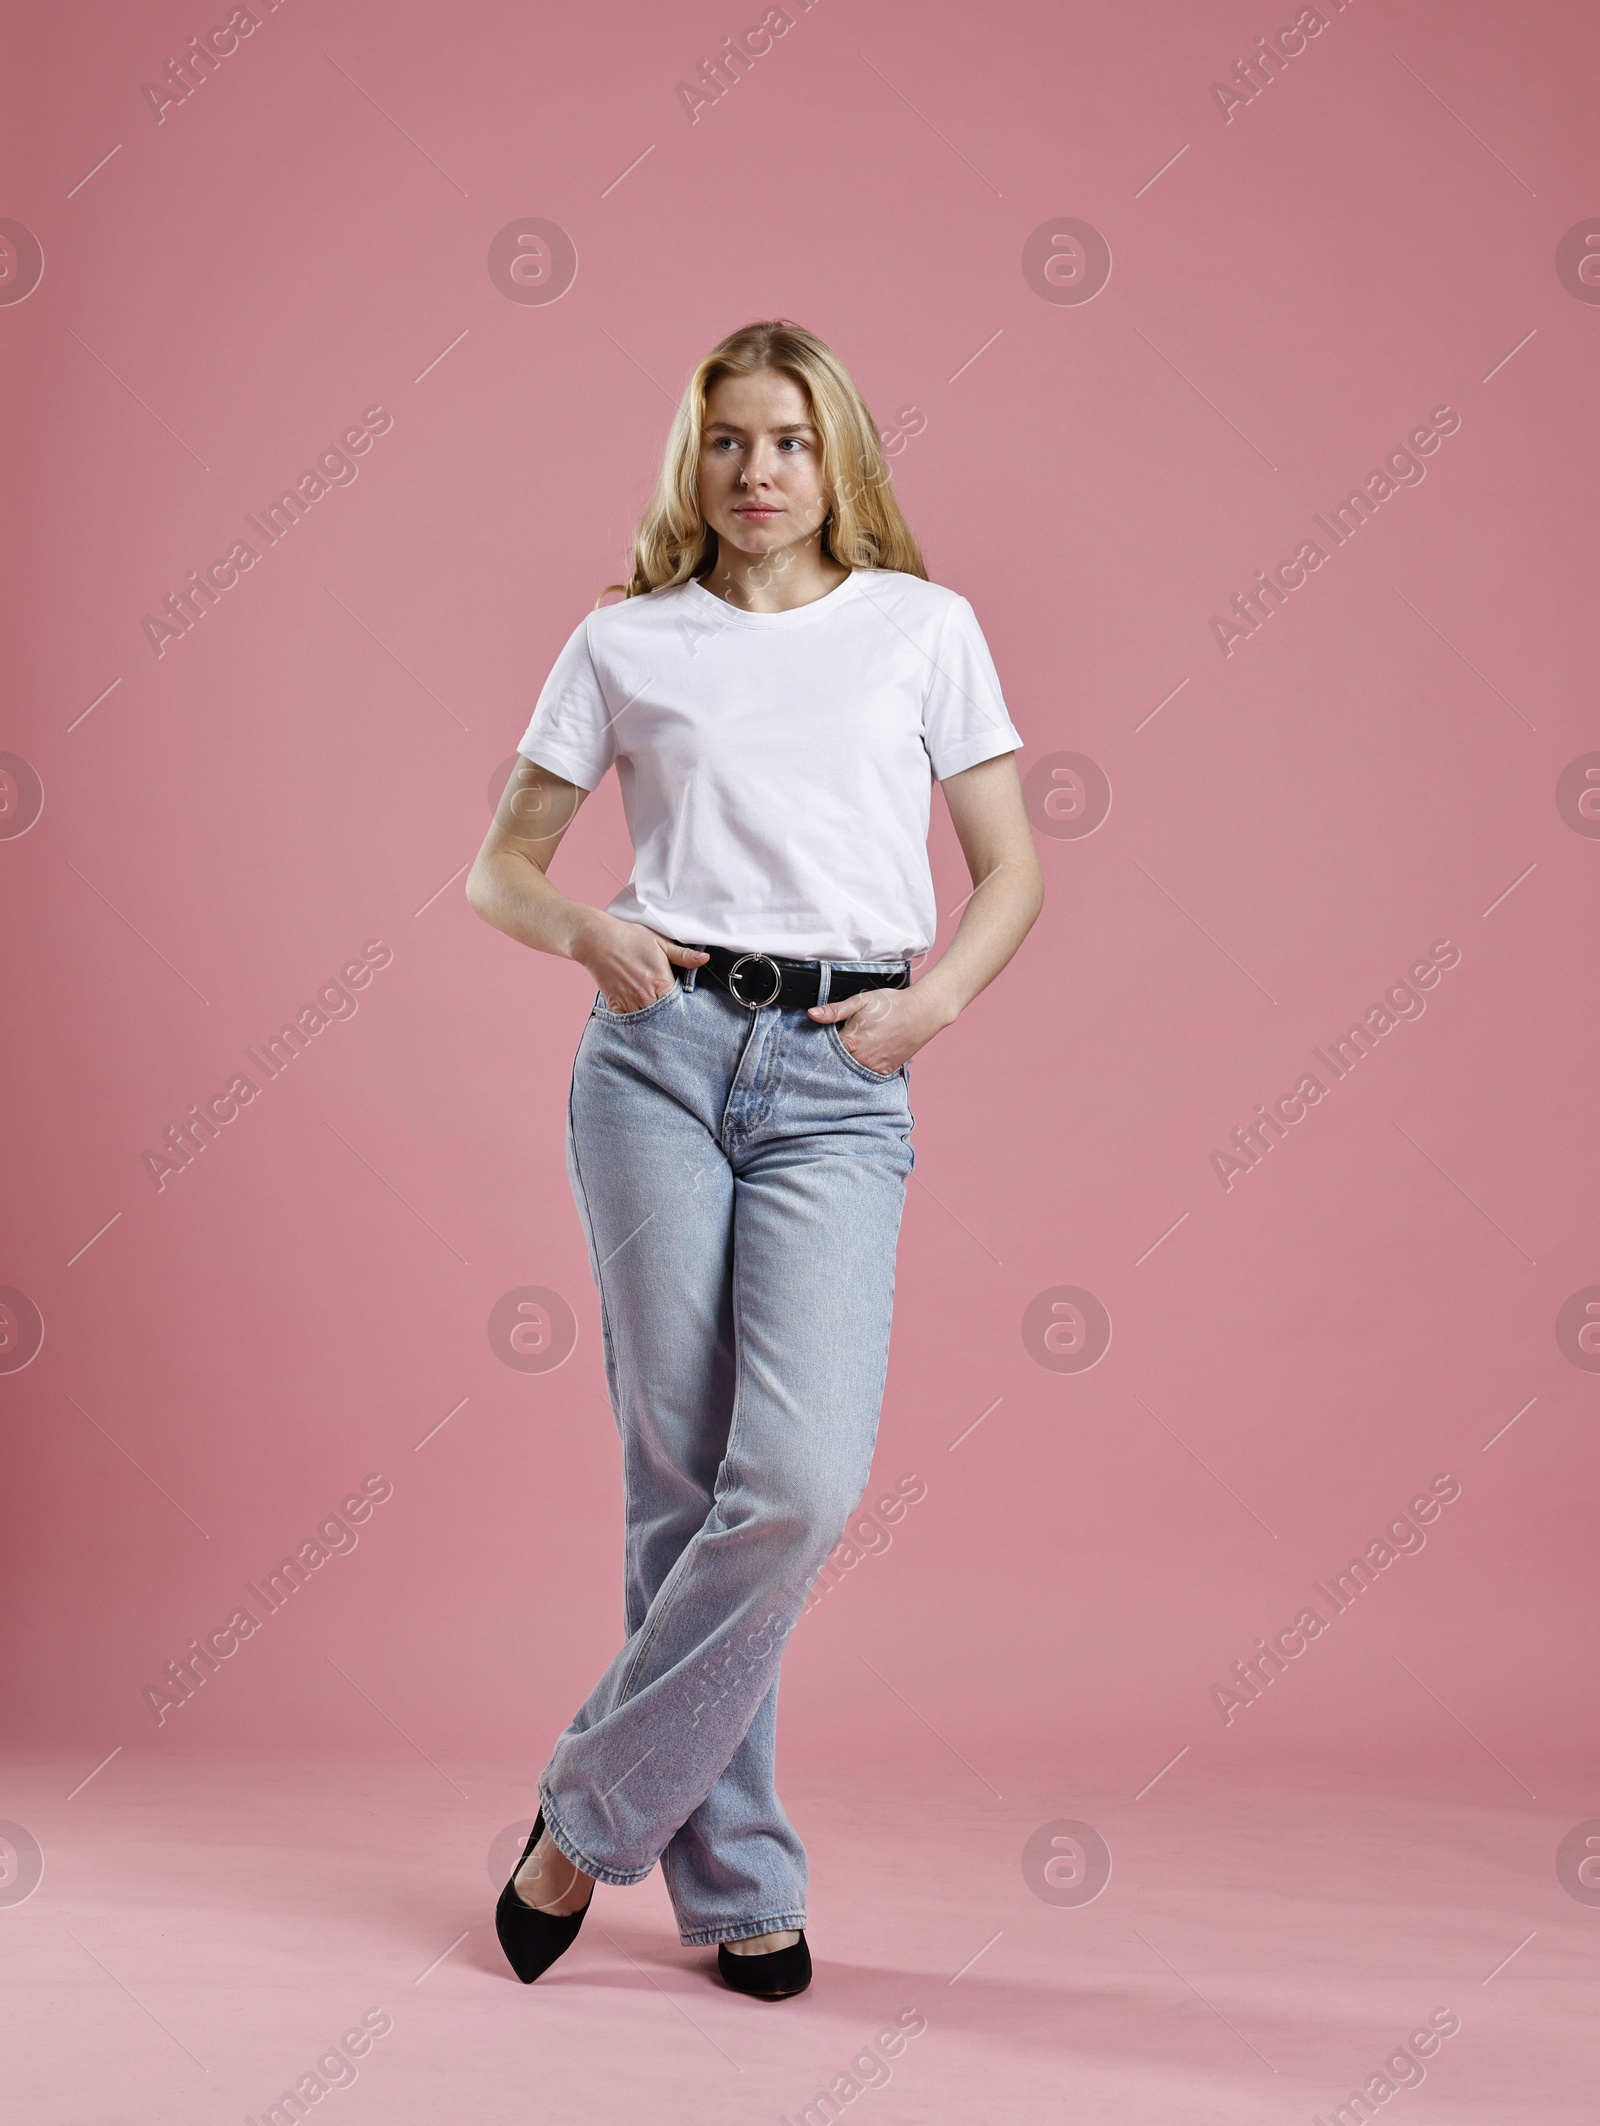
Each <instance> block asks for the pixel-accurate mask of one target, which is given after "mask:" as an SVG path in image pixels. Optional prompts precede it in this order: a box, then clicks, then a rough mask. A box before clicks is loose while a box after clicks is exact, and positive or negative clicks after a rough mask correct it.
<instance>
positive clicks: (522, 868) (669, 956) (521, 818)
mask: <svg viewBox="0 0 1600 2126" xmlns="http://www.w3.org/2000/svg"><path fill="white" fill-rule="evenodd" d="M587 794H588V793H587V791H584V790H581V789H579V787H578V786H577V784H576V783H570V782H566V781H564V780H563V779H562V778H561V777H560V776H559V775H552V774H551V772H550V770H549V769H548V768H542V767H540V766H539V764H538V763H537V762H536V761H532V760H526V759H519V761H518V763H517V766H516V768H515V769H514V770H513V772H512V775H511V779H510V781H509V782H508V783H507V784H506V786H505V789H504V790H503V791H502V792H501V796H500V803H499V805H498V806H497V808H496V810H495V816H494V823H493V825H492V826H491V827H490V829H489V831H488V833H487V834H486V835H485V836H484V840H483V847H482V848H481V849H480V850H479V851H478V854H477V856H476V858H475V859H474V861H473V866H472V869H471V870H470V871H469V872H468V873H467V900H468V903H469V905H470V906H471V908H472V911H473V913H474V914H475V915H480V916H482V918H483V920H484V921H485V922H486V923H492V924H493V925H494V927H495V928H496V930H503V931H504V932H505V933H506V935H507V937H513V938H515V939H516V940H517V942H518V943H519V944H522V945H529V946H531V947H532V948H533V950H534V951H535V952H553V953H555V954H556V955H557V956H558V957H559V958H561V959H564V960H577V961H578V962H579V963H580V964H581V965H582V966H584V967H587V968H588V970H589V972H590V973H591V974H592V975H593V976H594V978H595V981H596V982H597V983H598V984H599V986H600V990H601V993H602V995H603V996H604V997H605V999H606V1002H607V1003H608V1004H609V1005H610V1006H611V1008H612V1009H613V1010H614V1011H640V1010H642V1009H643V1008H644V1006H645V1005H646V1004H651V1003H654V1001H655V1000H656V998H657V997H662V996H665V995H666V993H667V991H668V990H669V989H670V988H671V986H672V982H673V973H672V970H673V968H674V966H678V967H701V966H704V964H705V959H706V955H705V954H704V953H703V952H691V951H689V950H688V948H687V947H686V946H683V945H679V944H676V943H674V942H673V940H672V939H670V938H664V937H661V936H660V935H659V934H658V933H657V932H656V931H654V930H648V929H646V928H645V926H644V925H643V924H642V923H624V922H620V921H619V920H618V919H617V917H615V916H613V915H607V914H605V913H604V912H603V911H602V910H601V909H599V908H591V907H590V906H589V905H588V903H587V902H585V901H575V900H572V899H570V898H569V896H568V895H566V894H565V893H563V892H561V891H560V889H559V888H558V887H556V886H554V885H553V884H552V883H551V881H550V878H549V876H548V873H549V870H550V864H551V860H552V859H553V857H554V856H555V853H556V851H557V850H558V849H559V848H560V846H561V842H562V837H563V836H564V835H565V834H566V831H567V829H568V828H569V827H570V826H571V825H572V822H573V820H574V819H575V818H576V817H577V814H578V807H579V806H580V805H581V804H582V803H583V800H584V798H585V797H586V796H587Z"/></svg>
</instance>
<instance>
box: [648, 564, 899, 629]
mask: <svg viewBox="0 0 1600 2126" xmlns="http://www.w3.org/2000/svg"><path fill="white" fill-rule="evenodd" d="M860 578H861V570H860V569H858V568H853V569H852V570H851V571H850V573H849V575H848V576H846V577H845V579H844V581H843V582H842V583H836V584H835V585H834V586H833V589H832V590H831V591H824V592H823V594H822V596H821V597H820V598H812V599H810V600H808V601H807V603H806V604H804V605H792V606H790V607H789V608H788V610H787V611H785V612H781V613H752V612H750V611H748V610H747V608H746V607H744V606H742V605H730V604H729V602H728V600H727V599H726V598H719V597H718V596H717V594H716V592H715V591H708V590H707V589H706V587H705V585H704V584H703V583H701V582H699V581H698V580H697V579H696V578H695V577H692V576H691V577H690V579H689V581H688V584H687V585H686V586H685V587H686V589H687V590H688V591H689V593H690V595H691V596H692V597H693V598H694V599H696V600H703V601H704V603H705V604H706V605H708V606H714V607H715V608H716V610H717V612H718V613H719V614H720V615H721V616H722V617H723V618H724V619H726V620H731V621H733V622H734V623H735V625H737V626H739V627H767V628H772V627H802V626H804V625H805V623H806V622H807V621H810V620H818V619H821V618H822V617H823V616H824V615H825V614H827V613H832V612H837V611H838V609H839V607H840V606H841V605H843V604H845V603H846V602H847V601H848V600H849V599H851V598H852V597H854V596H855V595H856V589H857V585H858V584H859V582H860Z"/></svg>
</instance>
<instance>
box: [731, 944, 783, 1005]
mask: <svg viewBox="0 0 1600 2126" xmlns="http://www.w3.org/2000/svg"><path fill="white" fill-rule="evenodd" d="M758 964H759V965H760V966H763V967H770V968H771V969H772V987H771V989H770V990H769V991H768V992H767V994H766V995H765V996H764V997H747V996H746V995H745V994H744V992H743V990H741V989H740V987H739V972H740V969H741V968H744V967H753V966H756V965H758ZM782 987H783V970H782V968H781V967H780V966H779V965H778V963H777V961H776V960H774V959H770V958H769V957H768V956H767V954H766V953H764V952H746V953H742V954H741V955H740V956H739V958H738V959H736V960H735V961H734V963H733V965H732V966H731V967H730V968H729V969H728V994H729V995H730V996H731V997H732V998H733V1000H734V1002H735V1003H738V1004H743V1005H744V1006H745V1008H746V1010H748V1011H759V1010H760V1009H761V1007H762V1005H763V1004H771V1003H773V1002H774V1001H775V1000H776V998H777V995H778V992H779V990H780V989H782Z"/></svg>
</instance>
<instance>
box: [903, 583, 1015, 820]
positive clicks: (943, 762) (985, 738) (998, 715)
mask: <svg viewBox="0 0 1600 2126" xmlns="http://www.w3.org/2000/svg"><path fill="white" fill-rule="evenodd" d="M932 666H933V668H932V670H931V671H930V673H929V675H928V691H927V695H926V697H925V699H924V701H923V705H922V742H923V744H924V745H925V746H926V748H927V751H928V759H929V760H930V762H931V763H932V765H933V772H934V775H935V777H936V779H937V780H938V781H940V782H943V781H944V780H945V778H946V777H947V776H951V775H959V774H960V773H961V771H962V769H963V768H975V767H976V766H977V765H978V763H979V761H980V760H992V759H993V758H994V757H995V755H996V754H998V753H1015V752H1016V751H1017V750H1018V749H1019V748H1020V746H1021V744H1022V738H1021V735H1020V733H1019V732H1018V731H1017V729H1016V727H1015V725H1014V724H1013V723H1012V721H1011V716H1010V712H1009V711H1008V709H1007V708H1006V704H1005V696H1004V695H1003V694H1002V693H1001V691H1000V675H999V673H998V672H997V671H996V670H995V668H994V659H993V658H992V657H991V656H990V655H989V645H988V643H987V642H985V641H984V639H983V630H982V628H981V627H979V625H978V616H977V614H976V613H975V612H974V611H973V610H972V607H971V606H970V605H969V604H968V603H967V601H966V599H965V598H961V597H956V598H954V599H953V600H952V602H951V604H950V607H949V609H948V610H947V612H946V613H945V617H944V624H943V626H942V627H941V629H940V631H939V636H938V640H937V643H936V646H935V649H934V653H933V660H932Z"/></svg>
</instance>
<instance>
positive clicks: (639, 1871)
mask: <svg viewBox="0 0 1600 2126" xmlns="http://www.w3.org/2000/svg"><path fill="white" fill-rule="evenodd" d="M539 1802H540V1806H541V1807H542V1809H543V1811H544V1827H545V1829H546V1830H547V1831H548V1832H549V1833H550V1842H551V1844H552V1845H553V1846H554V1847H555V1848H556V1850H557V1851H558V1852H561V1853H565V1854H566V1856H567V1858H568V1860H570V1861H571V1862H572V1865H573V1866H574V1867H575V1868H582V1870H583V1872H584V1874H585V1875H592V1876H593V1877H594V1879H595V1881H596V1882H606V1883H610V1884H611V1886H612V1888H613V1889H617V1890H627V1889H631V1888H632V1886H633V1885H634V1884H635V1883H636V1882H643V1881H644V1879H645V1877H646V1876H647V1875H648V1874H649V1872H650V1870H651V1869H652V1868H653V1867H654V1866H655V1862H654V1861H653V1860H647V1861H646V1862H645V1864H644V1866H643V1867H642V1868H608V1867H607V1866H606V1864H605V1862H604V1861H601V1860H592V1859H591V1858H590V1857H589V1855H588V1854H587V1853H586V1852H585V1851H584V1850H583V1848H582V1846H581V1845H579V1844H578V1842H577V1840H576V1839H575V1838H574V1837H573V1835H572V1833H571V1832H570V1831H569V1830H568V1829H567V1828H566V1826H565V1824H563V1823H562V1821H561V1818H560V1816H559V1815H558V1814H557V1813H556V1810H555V1808H554V1807H553V1805H552V1803H551V1800H550V1796H549V1795H548V1793H546V1791H545V1789H544V1788H543V1787H542V1786H541V1787H540V1789H539Z"/></svg>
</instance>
